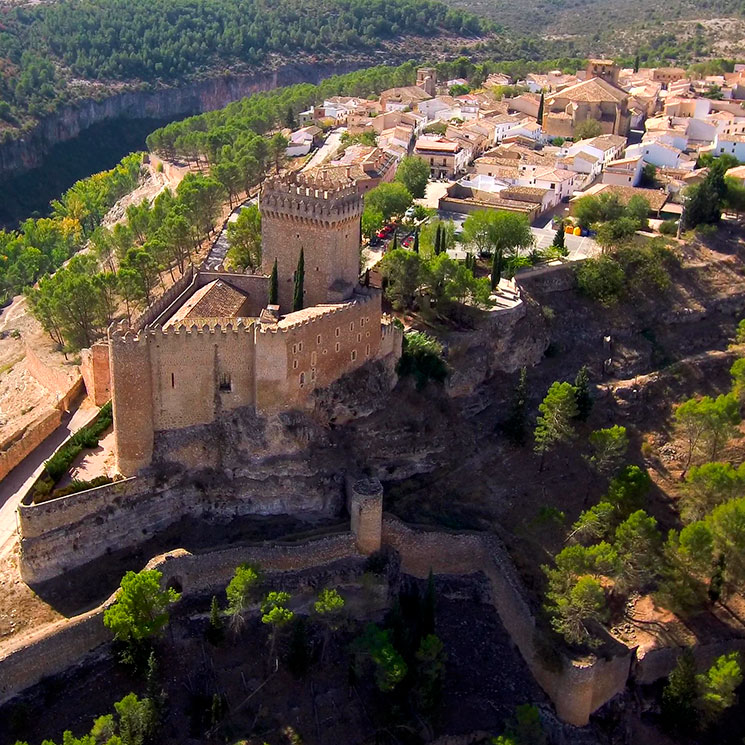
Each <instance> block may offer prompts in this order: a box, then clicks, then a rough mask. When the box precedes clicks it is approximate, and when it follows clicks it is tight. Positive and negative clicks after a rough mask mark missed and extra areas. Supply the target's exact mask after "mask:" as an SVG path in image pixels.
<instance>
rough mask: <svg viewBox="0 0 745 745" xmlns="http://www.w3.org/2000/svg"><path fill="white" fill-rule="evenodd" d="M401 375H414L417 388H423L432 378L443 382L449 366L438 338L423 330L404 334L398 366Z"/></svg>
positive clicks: (434, 380)
mask: <svg viewBox="0 0 745 745" xmlns="http://www.w3.org/2000/svg"><path fill="white" fill-rule="evenodd" d="M396 372H398V374H399V375H400V376H401V377H406V376H407V375H412V376H413V377H414V380H415V381H416V387H417V390H421V389H422V388H424V386H426V385H427V383H428V382H429V381H430V380H431V381H433V382H435V383H442V382H444V381H445V378H447V376H448V368H447V365H446V364H445V360H444V359H443V348H442V344H440V343H439V342H438V341H437V340H436V339H434V338H432V337H431V336H429V335H428V334H425V333H424V332H421V331H414V332H409V333H408V334H405V335H404V339H403V352H402V354H401V358H400V359H399V361H398V364H397V366H396Z"/></svg>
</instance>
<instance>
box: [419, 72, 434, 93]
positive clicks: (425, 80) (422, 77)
mask: <svg viewBox="0 0 745 745" xmlns="http://www.w3.org/2000/svg"><path fill="white" fill-rule="evenodd" d="M416 84H417V87H418V88H421V89H422V90H423V91H424V92H425V93H427V94H428V95H430V96H435V95H437V70H435V68H434V67H420V68H419V69H418V70H417V71H416Z"/></svg>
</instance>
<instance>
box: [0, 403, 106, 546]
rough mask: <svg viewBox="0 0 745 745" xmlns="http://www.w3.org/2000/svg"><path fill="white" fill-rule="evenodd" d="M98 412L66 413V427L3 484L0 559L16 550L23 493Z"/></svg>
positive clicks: (0, 490) (88, 408)
mask: <svg viewBox="0 0 745 745" xmlns="http://www.w3.org/2000/svg"><path fill="white" fill-rule="evenodd" d="M97 412H98V409H97V408H95V407H91V406H86V407H84V408H79V409H78V410H77V411H76V412H75V413H74V414H72V415H70V414H66V415H65V416H64V417H63V419H62V424H60V426H59V427H57V429H56V430H55V431H54V432H52V434H51V435H49V437H47V439H46V440H44V442H42V443H41V445H39V447H38V448H36V450H34V451H33V452H32V453H31V454H30V455H29V456H28V457H27V458H26V459H25V460H24V461H23V462H22V463H20V464H19V465H18V466H16V467H15V468H14V469H13V470H12V471H11V472H10V473H9V474H8V475H7V476H6V477H5V478H4V479H3V480H2V481H0V556H3V555H4V554H6V553H8V552H9V551H10V550H11V549H12V547H13V539H14V537H15V533H16V508H17V507H18V504H19V502H20V501H21V497H22V496H23V494H25V492H26V490H27V489H28V488H29V486H31V484H32V483H33V482H34V480H35V479H36V478H37V477H38V476H39V474H40V473H41V470H42V468H43V467H44V461H45V460H47V459H48V458H49V457H50V456H51V455H52V454H53V453H54V451H55V450H56V449H57V448H58V447H59V446H60V445H62V443H64V442H65V441H66V440H67V439H68V438H69V437H70V436H72V435H73V434H74V433H75V432H77V431H78V430H79V429H80V428H81V427H83V426H84V425H86V424H88V422H89V421H90V420H91V419H92V418H93V417H94V416H95V415H96V413H97Z"/></svg>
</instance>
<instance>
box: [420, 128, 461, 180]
mask: <svg viewBox="0 0 745 745" xmlns="http://www.w3.org/2000/svg"><path fill="white" fill-rule="evenodd" d="M414 155H416V156H417V157H418V158H421V159H422V160H424V161H425V162H426V163H427V165H429V173H430V177H431V178H435V179H453V178H455V176H457V175H458V174H459V173H462V172H463V171H464V170H465V168H466V166H467V165H468V163H469V156H470V151H468V150H466V149H464V147H463V145H461V143H460V142H457V141H456V140H451V139H449V138H448V137H432V136H423V137H420V138H419V139H418V140H417V141H416V144H415V145H414Z"/></svg>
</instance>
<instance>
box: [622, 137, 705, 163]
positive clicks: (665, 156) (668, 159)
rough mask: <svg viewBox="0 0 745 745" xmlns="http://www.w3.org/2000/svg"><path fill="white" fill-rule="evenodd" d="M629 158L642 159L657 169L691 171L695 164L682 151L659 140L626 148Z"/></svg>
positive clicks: (646, 141)
mask: <svg viewBox="0 0 745 745" xmlns="http://www.w3.org/2000/svg"><path fill="white" fill-rule="evenodd" d="M626 155H627V157H629V158H634V157H637V158H642V159H643V160H644V162H645V163H651V164H652V165H653V166H657V167H658V168H684V169H686V170H691V171H692V170H693V168H694V166H695V163H694V162H693V161H692V160H691V159H690V158H689V157H688V156H687V155H686V154H685V153H684V152H683V151H682V150H679V149H678V148H676V147H673V146H672V145H668V144H667V143H666V142H662V141H661V140H645V141H643V142H640V143H639V144H637V145H630V146H629V147H628V148H626Z"/></svg>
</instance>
